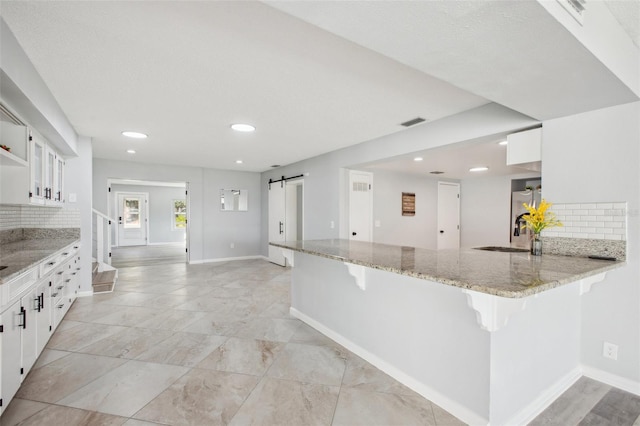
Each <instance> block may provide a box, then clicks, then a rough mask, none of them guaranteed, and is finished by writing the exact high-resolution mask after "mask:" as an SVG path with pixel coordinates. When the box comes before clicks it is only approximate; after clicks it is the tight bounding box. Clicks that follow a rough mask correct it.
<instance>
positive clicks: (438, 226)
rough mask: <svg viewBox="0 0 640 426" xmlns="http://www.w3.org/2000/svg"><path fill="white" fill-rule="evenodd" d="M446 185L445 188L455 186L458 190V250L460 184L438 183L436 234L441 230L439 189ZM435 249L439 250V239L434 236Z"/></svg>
mask: <svg viewBox="0 0 640 426" xmlns="http://www.w3.org/2000/svg"><path fill="white" fill-rule="evenodd" d="M443 185H446V186H455V187H457V188H458V247H457V248H458V249H459V248H460V236H461V234H462V232H461V231H462V230H461V229H460V193H461V191H460V182H447V181H438V207H437V212H436V221H437V228H436V230H437V232H440V231H439V230H440V229H441V227H440V206H441V203H440V187H441V186H443ZM436 249H437V250H440V238H439V237H438V235H437V234H436Z"/></svg>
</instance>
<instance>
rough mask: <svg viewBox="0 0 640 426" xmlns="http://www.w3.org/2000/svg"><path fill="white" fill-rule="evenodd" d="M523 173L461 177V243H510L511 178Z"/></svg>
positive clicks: (464, 244)
mask: <svg viewBox="0 0 640 426" xmlns="http://www.w3.org/2000/svg"><path fill="white" fill-rule="evenodd" d="M539 175H540V174H539V173H538V174H522V175H510V176H493V177H487V178H474V179H464V180H462V182H461V184H460V247H462V248H471V247H481V246H502V247H509V246H510V245H511V242H510V236H511V232H513V224H512V223H511V180H512V179H523V178H526V177H534V176H539Z"/></svg>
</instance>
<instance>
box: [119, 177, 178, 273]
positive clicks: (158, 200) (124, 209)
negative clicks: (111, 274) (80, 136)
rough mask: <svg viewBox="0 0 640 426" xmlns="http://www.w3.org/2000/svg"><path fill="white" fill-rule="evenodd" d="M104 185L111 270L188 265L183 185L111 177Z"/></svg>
mask: <svg viewBox="0 0 640 426" xmlns="http://www.w3.org/2000/svg"><path fill="white" fill-rule="evenodd" d="M108 185H109V191H108V200H107V205H108V211H109V216H110V217H112V218H114V219H115V220H114V221H112V223H111V234H112V241H113V243H114V245H113V247H112V250H111V264H112V265H113V266H114V267H116V268H122V267H132V266H148V265H160V264H162V265H165V264H172V263H188V261H189V220H188V218H189V208H188V207H189V191H188V183H187V182H160V181H142V180H130V179H116V178H113V179H109V180H108Z"/></svg>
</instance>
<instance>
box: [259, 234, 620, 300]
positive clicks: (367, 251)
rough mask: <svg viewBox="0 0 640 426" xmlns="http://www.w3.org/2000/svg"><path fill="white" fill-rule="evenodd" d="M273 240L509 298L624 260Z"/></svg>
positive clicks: (357, 243) (557, 283) (558, 284)
mask: <svg viewBox="0 0 640 426" xmlns="http://www.w3.org/2000/svg"><path fill="white" fill-rule="evenodd" d="M271 245H272V246H276V247H281V248H286V249H291V250H294V251H298V252H302V253H307V254H312V255H316V256H321V257H325V258H328V259H334V260H338V261H342V262H348V263H353V264H356V265H362V266H366V267H369V268H374V269H380V270H383V271H389V272H394V273H397V274H401V275H407V276H411V277H415V278H420V279H425V280H431V281H435V282H439V283H443V284H447V285H451V286H455V287H460V288H465V289H469V290H473V291H477V292H481V293H486V294H492V295H495V296H501V297H509V298H521V297H526V296H530V295H533V294H536V293H540V292H543V291H545V290H549V289H552V288H555V287H558V286H561V285H564V284H569V283H571V282H575V281H577V280H580V279H582V278H586V277H589V276H592V275H596V274H599V273H602V272H606V271H609V270H612V269H615V268H618V267H620V266H622V265H624V264H625V262H611V261H605V260H594V259H589V258H583V257H570V256H556V255H542V256H540V257H536V256H530V255H529V254H528V253H500V252H488V251H482V250H473V249H469V250H427V249H419V248H413V247H400V246H392V245H387V244H377V243H367V242H359V241H350V240H310V241H291V242H289V241H288V242H284V243H281V244H277V243H271Z"/></svg>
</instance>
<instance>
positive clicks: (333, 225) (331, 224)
mask: <svg viewBox="0 0 640 426" xmlns="http://www.w3.org/2000/svg"><path fill="white" fill-rule="evenodd" d="M329 227H330V228H331V229H333V228H335V227H336V223H335V222H334V221H331V222H329Z"/></svg>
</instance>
